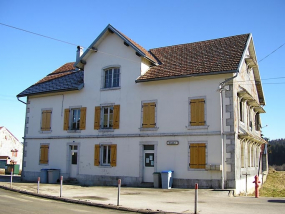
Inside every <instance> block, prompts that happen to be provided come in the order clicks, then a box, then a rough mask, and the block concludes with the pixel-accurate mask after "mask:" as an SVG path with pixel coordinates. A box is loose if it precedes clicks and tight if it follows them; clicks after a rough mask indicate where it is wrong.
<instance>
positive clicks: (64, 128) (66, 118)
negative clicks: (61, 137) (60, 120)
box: [63, 108, 69, 130]
mask: <svg viewBox="0 0 285 214" xmlns="http://www.w3.org/2000/svg"><path fill="white" fill-rule="evenodd" d="M68 126H69V109H68V108H67V109H64V124H63V130H68Z"/></svg>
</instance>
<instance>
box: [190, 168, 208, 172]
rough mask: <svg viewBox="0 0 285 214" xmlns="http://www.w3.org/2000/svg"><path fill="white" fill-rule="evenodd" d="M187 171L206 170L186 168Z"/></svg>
mask: <svg viewBox="0 0 285 214" xmlns="http://www.w3.org/2000/svg"><path fill="white" fill-rule="evenodd" d="M188 171H207V170H206V169H192V168H188Z"/></svg>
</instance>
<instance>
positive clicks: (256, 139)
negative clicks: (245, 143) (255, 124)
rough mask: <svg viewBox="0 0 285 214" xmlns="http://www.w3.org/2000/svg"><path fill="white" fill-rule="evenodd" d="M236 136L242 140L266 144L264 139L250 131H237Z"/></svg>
mask: <svg viewBox="0 0 285 214" xmlns="http://www.w3.org/2000/svg"><path fill="white" fill-rule="evenodd" d="M238 138H239V139H242V140H250V141H253V142H255V143H257V144H268V142H267V141H266V140H264V139H263V138H261V137H258V136H256V135H253V134H250V133H239V134H238Z"/></svg>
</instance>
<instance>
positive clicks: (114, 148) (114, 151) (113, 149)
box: [110, 144, 117, 166]
mask: <svg viewBox="0 0 285 214" xmlns="http://www.w3.org/2000/svg"><path fill="white" fill-rule="evenodd" d="M110 165H111V166H116V165H117V145H116V144H112V145H111V163H110Z"/></svg>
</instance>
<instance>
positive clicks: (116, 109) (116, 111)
mask: <svg viewBox="0 0 285 214" xmlns="http://www.w3.org/2000/svg"><path fill="white" fill-rule="evenodd" d="M119 127H120V105H114V125H113V129H119Z"/></svg>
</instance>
